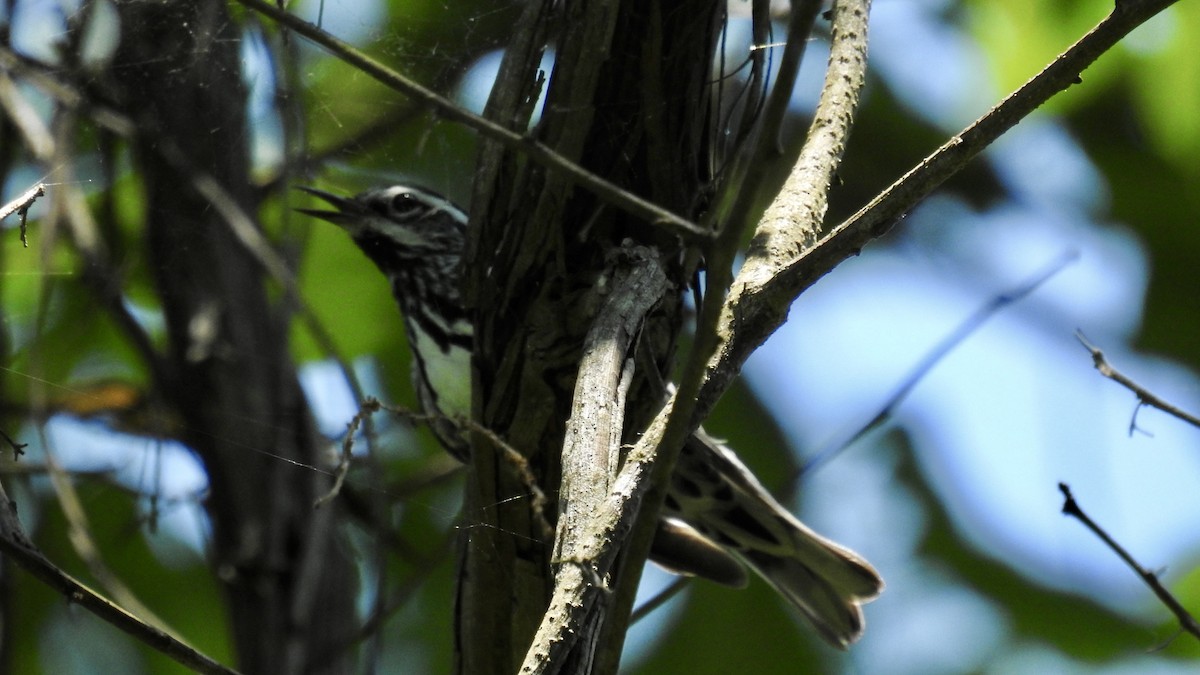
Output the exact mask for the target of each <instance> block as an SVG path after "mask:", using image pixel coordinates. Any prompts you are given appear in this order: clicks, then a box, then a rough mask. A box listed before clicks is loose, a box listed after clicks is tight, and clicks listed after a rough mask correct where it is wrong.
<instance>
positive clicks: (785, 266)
mask: <svg viewBox="0 0 1200 675" xmlns="http://www.w3.org/2000/svg"><path fill="white" fill-rule="evenodd" d="M1175 1H1176V0H1141V1H1140V2H1139V1H1137V0H1130V1H1129V2H1125V3H1122V4H1121V5H1120V6H1119V7H1118V8H1117V9H1116V10H1114V11H1113V13H1112V14H1110V15H1109V16H1108V17H1106V18H1105V19H1104V20H1103V21H1101V22H1100V23H1099V24H1098V25H1097V26H1096V27H1095V28H1093V29H1092V30H1091V31H1090V32H1088V33H1087V34H1086V35H1084V36H1083V37H1082V38H1080V40H1079V41H1077V42H1076V43H1075V44H1074V45H1072V46H1071V47H1070V48H1069V49H1068V50H1067V51H1066V52H1064V53H1063V54H1062V55H1060V56H1059V57H1058V58H1057V59H1055V60H1054V62H1053V63H1051V64H1050V65H1049V66H1047V67H1046V68H1045V69H1044V70H1043V71H1042V72H1041V73H1038V74H1037V75H1036V76H1034V77H1033V78H1032V79H1030V80H1029V81H1028V82H1027V83H1025V84H1024V85H1022V86H1021V87H1020V88H1019V89H1018V90H1017V91H1015V92H1014V93H1012V94H1011V95H1009V96H1008V97H1007V98H1006V99H1005V100H1004V101H1003V102H1001V103H1000V104H999V105H997V106H996V107H995V108H993V109H992V110H991V111H989V112H988V113H987V114H985V115H984V116H983V117H981V118H979V119H978V120H976V121H975V122H974V123H973V124H971V125H970V126H969V127H967V128H966V129H964V130H963V131H962V132H961V133H959V134H958V135H956V136H954V137H953V138H951V139H950V140H949V141H948V142H946V143H945V144H944V145H943V146H942V147H941V148H938V150H936V151H935V152H934V153H933V154H931V155H930V156H929V157H927V158H926V159H924V160H922V161H921V163H920V164H918V165H917V166H916V167H914V168H913V169H911V170H910V171H909V172H908V173H906V174H905V175H904V176H903V177H901V178H900V179H899V180H897V181H896V182H895V183H893V184H892V186H891V187H889V188H888V189H887V190H886V191H884V192H883V193H882V194H881V195H880V196H879V197H876V198H875V199H874V200H872V201H871V203H870V204H868V205H867V206H865V207H863V208H862V209H861V210H859V212H858V213H856V214H855V215H853V216H851V217H850V218H849V219H847V220H846V221H845V222H843V223H842V224H840V225H838V226H837V227H836V228H834V229H833V231H831V232H830V233H829V234H827V235H825V236H824V237H822V238H821V239H820V240H819V241H817V242H816V244H814V245H813V246H811V247H806V246H803V245H802V244H803V242H802V241H799V240H796V239H794V238H792V237H789V236H788V233H787V230H786V229H785V230H778V229H776V228H775V226H773V225H771V223H772V222H773V219H774V216H773V214H775V213H777V212H781V211H782V212H783V213H787V212H790V209H788V208H785V207H784V203H783V200H784V199H789V198H786V197H781V200H780V203H779V209H777V208H776V206H775V205H773V206H772V208H771V209H769V210H768V212H767V215H766V216H765V217H764V219H763V224H762V225H761V226H760V229H759V232H758V233H756V235H755V237H754V240H753V241H752V243H751V246H750V249H749V250H748V251H747V254H746V263H745V264H744V265H743V267H742V270H741V273H740V274H739V275H738V279H737V281H735V282H734V287H733V290H732V292H731V294H730V298H729V300H728V302H727V303H726V308H727V309H726V311H725V312H724V314H723V317H722V331H721V332H722V344H721V345H720V346H719V348H718V351H717V353H716V355H715V356H714V357H713V359H712V360H711V361H710V362H709V364H708V369H707V374H708V378H707V380H706V382H705V383H704V386H703V388H702V389H701V391H700V399H701V401H702V407H701V408H700V417H703V415H704V414H706V413H707V412H708V409H710V408H711V405H712V404H713V403H714V402H715V401H716V400H717V398H719V397H720V395H721V394H722V393H723V392H724V391H725V390H726V389H727V388H728V387H729V385H730V383H731V382H732V381H733V378H734V377H736V376H737V374H738V372H740V370H741V367H742V365H743V364H744V363H745V361H746V359H747V358H748V357H749V355H750V354H751V353H752V352H753V351H754V350H755V349H756V348H757V347H758V346H759V345H760V344H762V343H763V341H764V340H766V339H767V337H768V336H770V335H771V333H773V332H774V331H775V330H776V329H777V328H778V327H779V326H780V325H781V324H782V323H783V321H784V320H785V319H786V318H787V312H788V309H789V307H790V306H791V303H792V301H793V300H794V299H795V298H796V297H797V296H799V294H800V293H802V292H803V291H804V290H806V289H807V288H808V287H809V286H811V285H812V284H813V283H815V282H816V280H817V279H819V278H821V277H822V276H824V275H825V274H827V273H828V272H829V271H830V270H832V269H833V268H834V267H836V266H837V265H838V264H839V263H841V262H842V261H843V260H845V259H846V258H849V257H850V256H853V255H856V254H857V253H858V251H859V250H861V249H862V247H863V246H865V245H866V244H867V243H869V242H870V241H872V240H874V239H876V238H878V237H880V236H882V235H883V234H884V233H885V232H886V231H887V230H888V229H889V228H890V227H891V225H893V224H894V223H895V222H897V221H898V220H899V219H900V218H901V217H902V216H903V215H904V214H905V213H907V212H908V211H909V210H911V209H912V208H913V207H914V206H916V204H917V203H918V202H920V201H921V200H922V199H924V198H925V197H926V196H928V195H929V194H930V193H931V192H933V190H935V189H936V188H937V187H938V186H940V185H941V184H942V183H943V182H945V181H946V179H948V178H949V177H950V176H952V175H954V174H955V173H956V172H957V171H959V170H960V169H961V168H962V167H963V166H965V165H966V163H967V162H969V161H970V160H971V159H973V158H974V157H975V156H976V155H978V154H979V153H980V152H982V151H983V150H984V148H986V147H987V146H988V145H990V144H991V143H992V142H994V141H995V140H996V139H997V138H999V137H1000V136H1001V135H1002V134H1003V133H1004V132H1006V131H1008V130H1009V129H1011V128H1012V127H1013V126H1014V125H1016V123H1017V122H1019V121H1020V120H1021V119H1023V118H1025V117H1026V116H1028V115H1029V114H1030V113H1032V112H1033V111H1034V110H1035V109H1037V108H1038V107H1039V106H1041V105H1042V104H1044V103H1045V102H1046V101H1047V100H1049V99H1050V98H1051V97H1052V96H1053V95H1055V94H1057V93H1058V92H1061V91H1063V90H1065V89H1066V88H1067V87H1069V86H1071V85H1072V84H1076V83H1078V82H1079V81H1080V73H1082V72H1083V70H1084V69H1085V68H1087V67H1088V66H1089V65H1091V64H1092V63H1093V62H1094V61H1095V60H1096V59H1097V58H1099V56H1100V55H1101V54H1103V53H1104V52H1105V51H1107V50H1109V49H1111V48H1112V47H1113V46H1114V45H1115V44H1117V42H1118V41H1120V40H1121V38H1123V37H1124V36H1126V35H1128V34H1129V32H1130V31H1132V30H1133V29H1134V28H1136V27H1137V26H1139V25H1141V24H1142V23H1144V22H1145V21H1146V20H1148V19H1149V18H1150V17H1152V16H1154V15H1155V14H1157V13H1158V12H1160V11H1162V10H1163V9H1165V8H1166V7H1168V6H1170V5H1172V4H1174V2H1175ZM838 13H839V14H840V15H845V14H846V13H847V12H845V11H843V10H841V4H840V3H839V5H838ZM864 20H865V17H864ZM836 21H837V18H836V16H835V24H836ZM851 30H853V29H851ZM862 30H864V31H865V23H864V24H863V29H862ZM834 49H838V44H837V43H836V42H835V44H834ZM833 58H835V57H834V56H833V55H831V59H833ZM849 58H853V55H852V54H851V55H849ZM845 65H849V64H845ZM822 118H825V119H833V118H829V117H828V116H825V115H822V114H821V113H820V110H819V109H818V118H817V120H814V124H816V123H817V121H818V120H820V119H822ZM801 161H803V158H802V160H801ZM797 166H798V167H801V164H800V163H798V164H797ZM798 170H800V171H803V170H805V169H803V168H802V167H801V168H799V169H798ZM790 181H791V179H790V178H789V182H790ZM785 192H787V188H785ZM798 208H799V207H798ZM784 222H787V221H786V220H785V221H784Z"/></svg>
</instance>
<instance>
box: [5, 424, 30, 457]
mask: <svg viewBox="0 0 1200 675" xmlns="http://www.w3.org/2000/svg"><path fill="white" fill-rule="evenodd" d="M0 438H3V439H4V442H5V443H8V446H9V447H10V448H12V451H13V461H14V462H15V461H17V460H19V459H20V458H21V455H24V454H25V448H27V447H29V444H28V443H18V442H16V441H14V440H13V438H12V436H9V435H8V434H6V433H4V430H3V429H0Z"/></svg>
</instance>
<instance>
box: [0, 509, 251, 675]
mask: <svg viewBox="0 0 1200 675" xmlns="http://www.w3.org/2000/svg"><path fill="white" fill-rule="evenodd" d="M0 553H3V554H4V557H5V558H7V559H9V560H12V561H13V562H15V563H16V564H17V565H18V566H19V567H21V568H22V569H24V570H25V571H26V572H29V573H30V574H32V575H33V576H34V577H37V579H38V580H40V581H41V582H42V583H44V584H46V585H47V586H49V587H50V588H53V589H55V590H56V591H58V592H59V593H61V594H62V595H63V596H64V597H66V598H67V600H68V601H70V602H71V604H74V605H79V606H81V607H83V608H84V609H87V610H88V611H90V612H92V613H93V614H95V615H96V616H97V617H99V618H100V619H102V620H104V621H106V622H108V623H110V624H112V625H113V626H115V627H117V628H119V629H121V630H122V631H125V632H126V633H128V634H129V635H130V636H132V637H134V638H135V639H137V640H138V641H139V642H141V643H143V644H145V645H147V646H149V647H151V648H152V649H155V650H157V651H159V652H161V653H162V654H165V655H166V656H167V657H168V658H170V659H172V660H174V661H176V662H177V663H180V664H182V665H184V666H186V667H188V668H191V669H192V670H195V671H196V672H198V673H219V674H221V675H236V673H237V671H235V670H233V669H232V668H228V667H226V666H223V665H221V664H220V663H217V662H216V661H214V660H213V659H211V658H210V657H208V656H206V655H204V654H202V653H200V652H199V651H197V650H196V649H194V648H193V647H190V646H188V645H186V644H184V643H183V642H181V641H179V640H178V639H176V638H174V637H172V636H171V635H170V634H168V633H167V632H165V631H163V630H160V629H158V628H155V627H154V626H151V625H150V624H147V623H146V622H145V621H142V620H141V619H139V618H138V617H137V616H134V615H133V614H131V613H129V612H128V611H126V610H125V609H123V608H122V607H121V606H120V605H117V604H116V603H113V602H112V601H110V600H108V599H107V598H105V597H103V596H101V595H100V594H98V593H96V592H95V591H93V590H92V589H90V588H88V587H87V586H85V585H83V584H82V583H80V582H79V581H77V580H76V579H75V578H74V577H72V576H71V575H69V574H67V573H66V572H64V571H63V570H62V569H60V568H59V567H58V566H57V565H55V564H54V563H52V562H50V559H49V558H47V557H46V556H45V555H43V554H42V553H41V551H39V550H38V549H37V547H36V546H34V545H33V542H32V541H30V539H29V536H28V535H26V534H25V531H24V529H23V528H22V527H21V522H20V521H19V520H18V519H17V512H16V507H15V502H13V501H12V500H10V499H9V498H8V495H7V494H6V493H5V492H4V487H3V485H0Z"/></svg>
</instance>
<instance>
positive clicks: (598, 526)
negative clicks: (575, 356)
mask: <svg viewBox="0 0 1200 675" xmlns="http://www.w3.org/2000/svg"><path fill="white" fill-rule="evenodd" d="M616 255H617V257H618V258H619V260H616V261H614V265H615V268H614V269H613V272H612V274H610V275H609V279H610V281H609V284H610V285H611V290H610V291H609V293H608V296H607V298H606V301H605V304H604V307H603V308H601V310H600V312H599V313H598V314H597V316H596V320H595V323H594V324H593V325H592V329H591V331H590V332H589V333H588V336H587V341H586V342H585V344H584V348H583V359H582V360H581V362H580V364H579V377H578V379H577V380H576V384H575V395H574V400H573V401H572V405H571V410H572V415H571V419H570V420H569V421H568V422H567V432H566V442H565V444H564V447H563V484H562V492H561V494H560V497H559V517H558V532H557V535H556V537H555V556H554V562H555V563H557V565H558V569H557V573H556V574H555V578H554V591H553V595H552V597H551V599H550V607H549V609H547V611H546V613H545V615H544V616H543V617H542V623H541V626H540V627H539V628H538V631H537V634H536V636H535V637H534V640H533V644H532V645H531V647H530V648H529V651H528V652H527V654H526V656H525V663H524V664H523V665H522V666H521V672H522V673H528V674H540V673H557V672H559V668H560V666H561V665H562V664H563V662H564V660H565V659H566V657H567V655H568V654H570V653H571V651H572V648H573V647H574V646H575V644H576V640H577V638H578V637H579V636H580V635H595V633H596V632H595V630H594V629H592V628H590V627H589V626H588V625H586V624H587V623H591V622H596V621H600V620H602V619H603V617H604V614H605V610H604V608H603V603H599V604H598V603H595V602H594V601H595V600H596V599H597V597H598V596H597V595H595V594H589V593H588V591H589V589H596V588H601V589H607V585H608V583H609V581H610V577H609V575H608V569H609V567H610V566H611V561H612V560H613V559H614V558H615V557H616V555H617V552H618V551H619V549H620V547H621V544H622V541H621V540H620V539H613V538H609V537H607V536H605V535H606V530H605V528H604V527H603V523H604V520H605V518H606V517H607V516H608V514H606V513H605V512H604V509H605V508H606V507H609V506H611V505H610V504H608V503H607V498H608V496H609V490H610V485H611V484H612V482H613V480H614V479H615V477H616V470H617V467H618V465H619V461H620V446H621V435H622V432H623V429H624V420H625V415H624V411H625V393H626V389H627V387H628V382H629V379H630V377H631V376H632V372H631V371H630V368H631V367H632V364H631V361H630V358H629V355H630V353H631V350H632V347H633V344H634V340H635V339H636V337H637V334H638V331H639V328H640V326H641V324H642V321H643V320H644V318H645V316H646V314H647V313H648V312H649V311H650V309H651V308H652V307H653V306H654V305H655V304H657V303H658V302H659V301H660V300H661V299H662V298H663V296H664V295H665V294H666V293H667V291H668V289H669V282H668V281H667V276H666V273H665V272H664V271H663V269H662V267H661V266H660V264H659V262H658V259H657V256H656V254H655V252H654V251H652V250H650V249H648V248H646V247H641V246H636V247H635V246H631V247H628V248H625V249H622V250H620V251H618V252H617V254H616ZM614 515H615V514H614ZM588 600H591V602H589V601H588ZM608 620H609V621H615V620H621V621H627V619H626V618H624V617H622V618H620V619H618V617H608ZM592 646H594V643H591V644H589V645H588V647H587V648H590V647H592ZM589 652H590V649H589ZM591 661H592V655H591V654H590V653H589V654H583V655H580V658H579V659H578V660H577V664H578V665H579V672H590V670H588V669H587V668H585V667H584V666H585V664H588V663H591Z"/></svg>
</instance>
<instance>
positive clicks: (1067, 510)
mask: <svg viewBox="0 0 1200 675" xmlns="http://www.w3.org/2000/svg"><path fill="white" fill-rule="evenodd" d="M1058 490H1059V492H1062V493H1063V499H1064V501H1063V507H1062V512H1063V513H1064V514H1066V515H1068V516H1072V517H1074V518H1076V519H1078V520H1079V522H1081V523H1083V525H1084V527H1086V528H1087V529H1089V530H1091V531H1092V533H1093V534H1095V535H1096V536H1097V537H1099V538H1100V540H1101V541H1103V542H1104V543H1105V544H1106V545H1108V547H1109V548H1110V549H1112V551H1113V553H1116V554H1117V557H1119V558H1120V559H1121V560H1123V561H1124V562H1125V564H1126V565H1128V566H1129V568H1130V569H1132V570H1133V571H1134V572H1136V573H1137V575H1138V576H1139V577H1141V578H1142V581H1144V582H1145V583H1146V585H1147V586H1149V587H1150V590H1152V591H1154V594H1155V595H1156V596H1158V599H1159V600H1160V601H1161V602H1162V603H1163V604H1164V605H1166V607H1167V609H1169V610H1171V613H1172V614H1174V615H1175V618H1177V619H1179V627H1180V628H1181V629H1183V630H1184V631H1186V632H1188V633H1191V634H1192V636H1193V637H1195V638H1197V639H1200V623H1197V622H1196V619H1195V617H1193V616H1192V615H1191V614H1190V613H1189V612H1188V611H1187V609H1185V608H1184V607H1183V605H1182V604H1180V603H1179V601H1178V600H1176V599H1175V596H1173V595H1171V592H1170V591H1168V590H1167V589H1166V588H1163V585H1162V583H1160V582H1159V580H1158V575H1157V574H1155V573H1154V572H1151V571H1150V570H1148V569H1146V568H1144V567H1142V566H1141V565H1139V564H1138V562H1137V561H1136V560H1134V559H1133V556H1132V555H1130V554H1129V552H1128V551H1126V550H1125V549H1124V548H1123V547H1122V546H1121V545H1120V544H1118V543H1117V542H1116V540H1115V539H1113V538H1112V537H1110V536H1109V534H1108V533H1107V532H1105V531H1104V529H1103V528H1102V527H1100V526H1099V525H1097V524H1096V522H1095V521H1093V520H1092V519H1091V518H1089V517H1088V515H1087V514H1086V513H1084V512H1083V509H1081V508H1079V504H1078V503H1076V502H1075V497H1074V496H1073V495H1072V494H1071V488H1070V486H1068V485H1067V484H1066V483H1059V484H1058Z"/></svg>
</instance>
